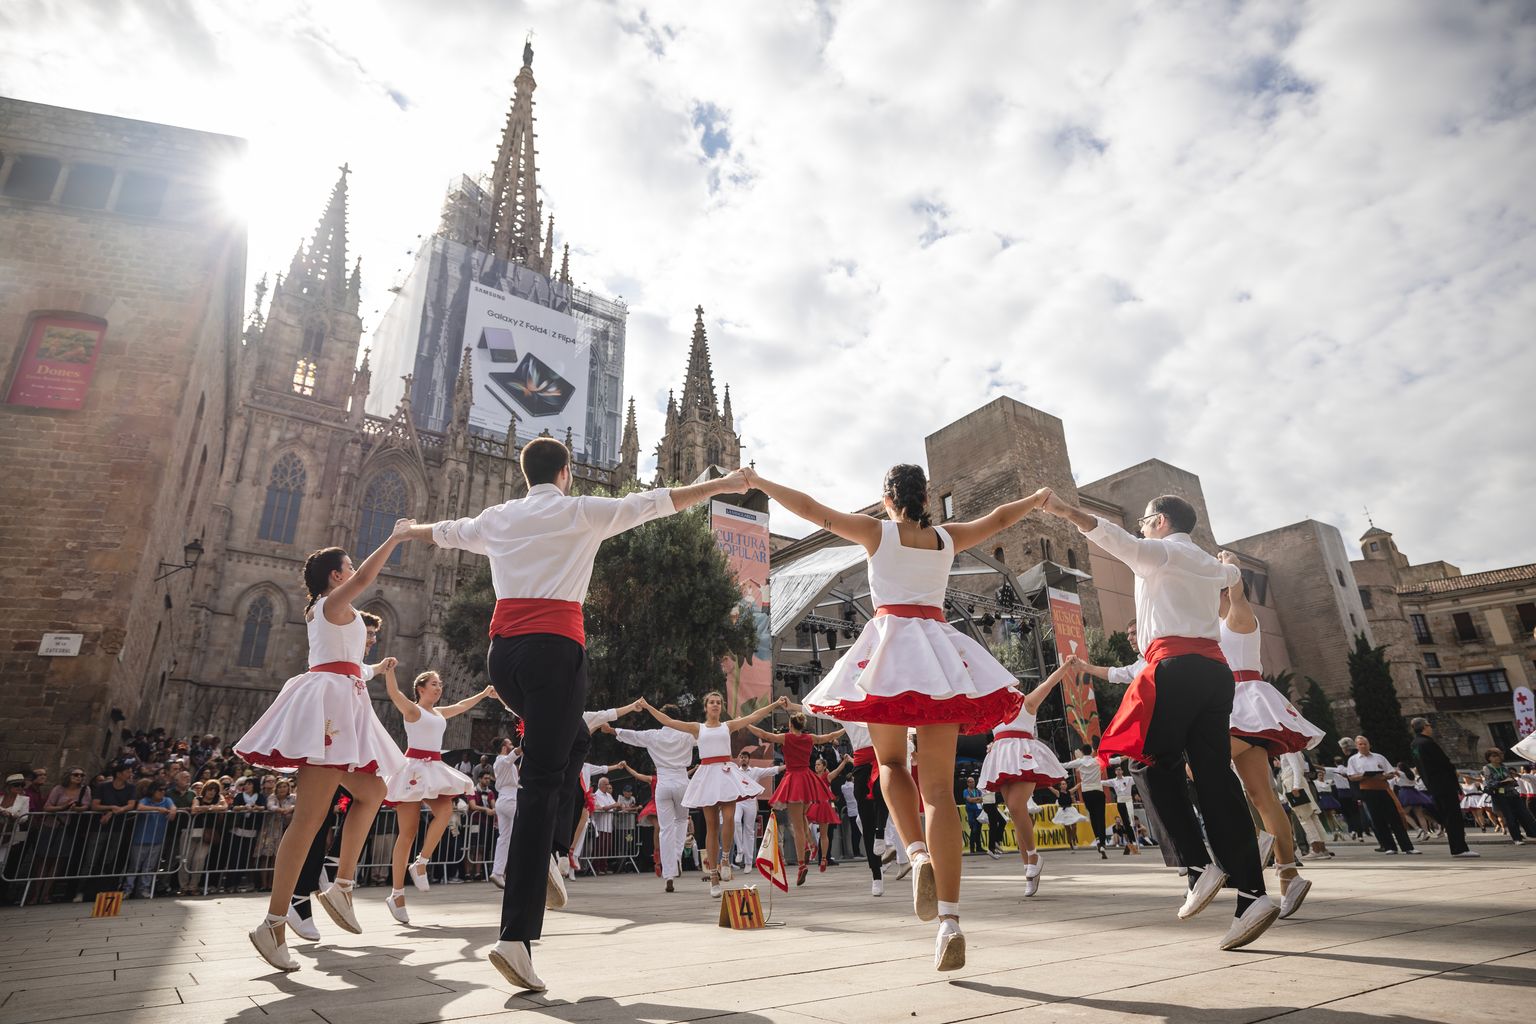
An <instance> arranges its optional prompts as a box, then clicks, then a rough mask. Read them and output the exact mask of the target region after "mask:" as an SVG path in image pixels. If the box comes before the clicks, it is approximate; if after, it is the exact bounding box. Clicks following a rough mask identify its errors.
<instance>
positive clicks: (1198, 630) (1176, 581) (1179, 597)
mask: <svg viewBox="0 0 1536 1024" xmlns="http://www.w3.org/2000/svg"><path fill="white" fill-rule="evenodd" d="M1094 518H1095V519H1096V520H1098V525H1097V526H1095V527H1094V528H1093V529H1092V530H1086V531H1083V533H1084V536H1086V537H1087V538H1088V539H1089V540H1091V541H1093V543H1095V544H1097V545H1098V546H1099V547H1101V548H1103V549H1104V550H1105V551H1107V552H1109V553H1110V554H1111V555H1114V556H1115V557H1116V558H1118V559H1119V560H1120V561H1122V562H1124V563H1125V564H1126V565H1128V566H1130V568H1131V571H1132V572H1134V573H1135V574H1136V638H1137V639H1138V640H1140V641H1141V646H1142V650H1146V649H1147V647H1149V646H1150V645H1151V644H1152V641H1154V640H1157V639H1158V638H1160V637H1165V636H1181V637H1188V638H1190V639H1206V640H1220V639H1221V620H1220V619H1219V618H1218V617H1217V611H1218V609H1219V608H1220V605H1221V592H1222V590H1223V589H1224V588H1226V587H1229V586H1232V585H1233V584H1235V583H1237V582H1238V581H1239V580H1241V579H1242V575H1243V574H1242V573H1241V572H1240V571H1239V570H1238V568H1237V566H1235V565H1227V564H1226V563H1225V562H1222V561H1219V560H1218V559H1217V558H1215V557H1214V556H1213V555H1210V554H1207V553H1206V552H1205V551H1202V550H1201V549H1200V548H1198V547H1196V546H1195V542H1194V541H1193V540H1191V539H1190V537H1189V534H1187V533H1174V534H1169V535H1168V536H1167V537H1163V538H1161V539H1151V538H1143V537H1132V536H1131V535H1130V534H1129V533H1126V532H1125V530H1124V529H1122V528H1121V527H1119V526H1117V525H1115V524H1114V523H1111V522H1110V521H1109V520H1107V519H1105V518H1103V517H1102V516H1094Z"/></svg>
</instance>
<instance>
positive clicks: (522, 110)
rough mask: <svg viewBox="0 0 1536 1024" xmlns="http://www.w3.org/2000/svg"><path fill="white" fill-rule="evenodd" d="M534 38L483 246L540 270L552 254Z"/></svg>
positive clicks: (504, 137) (501, 154) (496, 175)
mask: <svg viewBox="0 0 1536 1024" xmlns="http://www.w3.org/2000/svg"><path fill="white" fill-rule="evenodd" d="M537 85H538V83H536V82H535V81H534V80H533V42H532V39H531V38H530V39H529V40H528V41H527V42H525V43H524V44H523V67H522V70H521V71H519V72H518V73H517V81H516V83H515V89H516V91H515V93H514V94H513V97H512V109H511V110H509V111H508V112H507V123H506V125H505V127H503V128H502V130H501V148H500V150H499V151H498V152H497V154H496V163H495V166H494V167H493V168H492V169H491V209H490V225H489V228H488V230H487V232H486V237H485V239H484V245H483V247H484V248H485V249H486V250H487V251H488V252H491V253H494V254H495V255H497V256H501V257H503V258H505V259H508V260H513V261H515V262H518V263H522V264H525V265H526V266H530V267H533V268H534V269H537V270H540V271H547V270H548V264H547V260H548V256H547V255H546V254H542V253H541V252H540V246H539V242H540V239H539V228H540V226H541V225H540V224H539V198H538V192H539V183H538V168H537V166H536V157H537V153H536V152H535V150H534V148H533V143H534V134H533V90H534V89H535V88H537Z"/></svg>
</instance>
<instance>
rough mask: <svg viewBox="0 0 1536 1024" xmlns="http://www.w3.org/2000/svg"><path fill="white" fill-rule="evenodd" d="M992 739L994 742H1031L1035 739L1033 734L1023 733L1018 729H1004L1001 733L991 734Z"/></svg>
mask: <svg viewBox="0 0 1536 1024" xmlns="http://www.w3.org/2000/svg"><path fill="white" fill-rule="evenodd" d="M992 738H993V739H995V740H1032V739H1034V738H1035V734H1034V733H1032V732H1024V731H1023V730H1020V729H1004V730H1003V731H1002V732H995V733H993V734H992Z"/></svg>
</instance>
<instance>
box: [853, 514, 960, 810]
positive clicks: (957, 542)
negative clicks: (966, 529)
mask: <svg viewBox="0 0 1536 1024" xmlns="http://www.w3.org/2000/svg"><path fill="white" fill-rule="evenodd" d="M957 543H958V542H957ZM851 764H853V758H851V757H845V758H843V759H842V760H841V761H839V762H837V767H836V768H834V769H832V770H831V771H830V772H828V773H827V781H829V782H836V781H837V779H838V776H840V775H842V774H843V772H845V771H847V770H848V767H849V766H850V765H851Z"/></svg>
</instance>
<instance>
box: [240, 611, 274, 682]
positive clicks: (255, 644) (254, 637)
mask: <svg viewBox="0 0 1536 1024" xmlns="http://www.w3.org/2000/svg"><path fill="white" fill-rule="evenodd" d="M271 633H272V599H271V598H270V597H267V596H266V595H262V596H261V597H258V598H257V599H256V600H254V601H252V602H251V603H250V605H249V606H248V607H247V608H246V609H245V629H244V630H243V631H242V632H241V634H240V654H239V655H238V656H237V657H236V659H235V664H236V665H239V666H241V667H243V668H261V667H262V666H263V665H264V664H266V661H267V638H268V637H269V636H270V635H271Z"/></svg>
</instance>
